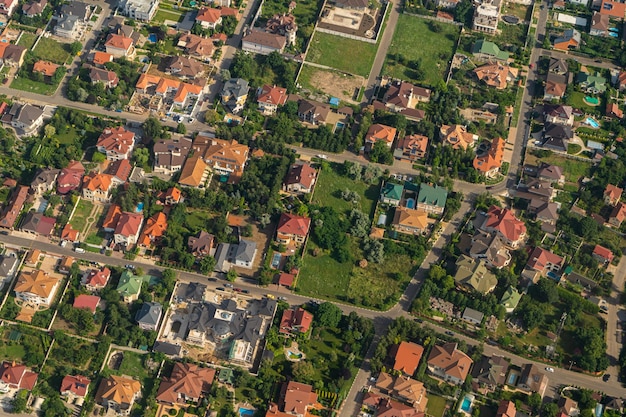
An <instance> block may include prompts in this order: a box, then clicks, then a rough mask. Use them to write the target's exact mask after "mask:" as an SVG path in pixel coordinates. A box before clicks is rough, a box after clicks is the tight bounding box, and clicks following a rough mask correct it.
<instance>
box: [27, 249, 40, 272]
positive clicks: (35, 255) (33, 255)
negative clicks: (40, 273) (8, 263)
mask: <svg viewBox="0 0 626 417" xmlns="http://www.w3.org/2000/svg"><path fill="white" fill-rule="evenodd" d="M40 260H41V251H40V250H39V249H32V250H30V251H28V256H27V257H26V259H24V265H26V266H30V267H31V268H36V267H37V264H39V261H40Z"/></svg>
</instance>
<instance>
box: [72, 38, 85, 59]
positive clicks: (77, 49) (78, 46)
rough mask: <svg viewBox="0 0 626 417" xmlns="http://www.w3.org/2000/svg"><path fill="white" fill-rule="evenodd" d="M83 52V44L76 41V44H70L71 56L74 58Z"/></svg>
mask: <svg viewBox="0 0 626 417" xmlns="http://www.w3.org/2000/svg"><path fill="white" fill-rule="evenodd" d="M82 50H83V44H82V43H80V42H78V41H76V42H72V43H71V44H70V54H72V56H76V55H78V53H79V52H80V51H82Z"/></svg>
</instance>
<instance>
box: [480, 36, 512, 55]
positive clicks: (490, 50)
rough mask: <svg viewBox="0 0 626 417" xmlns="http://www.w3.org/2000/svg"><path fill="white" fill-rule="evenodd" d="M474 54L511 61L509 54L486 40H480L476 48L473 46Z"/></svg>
mask: <svg viewBox="0 0 626 417" xmlns="http://www.w3.org/2000/svg"><path fill="white" fill-rule="evenodd" d="M472 53H473V54H485V55H491V56H494V57H496V58H498V59H502V60H505V59H509V53H508V52H504V51H501V50H500V48H499V47H498V45H496V44H495V43H493V42H489V41H486V40H484V39H479V40H477V41H476V43H474V46H472Z"/></svg>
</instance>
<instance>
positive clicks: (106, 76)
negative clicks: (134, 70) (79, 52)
mask: <svg viewBox="0 0 626 417" xmlns="http://www.w3.org/2000/svg"><path fill="white" fill-rule="evenodd" d="M89 78H90V79H91V83H92V84H96V83H102V84H104V86H105V87H106V88H115V87H117V84H118V83H119V82H120V79H119V78H117V74H116V73H115V72H114V71H109V70H105V69H100V68H96V67H92V68H91V70H90V71H89Z"/></svg>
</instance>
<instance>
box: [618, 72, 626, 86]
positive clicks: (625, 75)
mask: <svg viewBox="0 0 626 417" xmlns="http://www.w3.org/2000/svg"><path fill="white" fill-rule="evenodd" d="M617 88H618V89H619V91H624V89H625V88H626V71H624V70H621V71H620V72H619V74H618V75H617Z"/></svg>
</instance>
